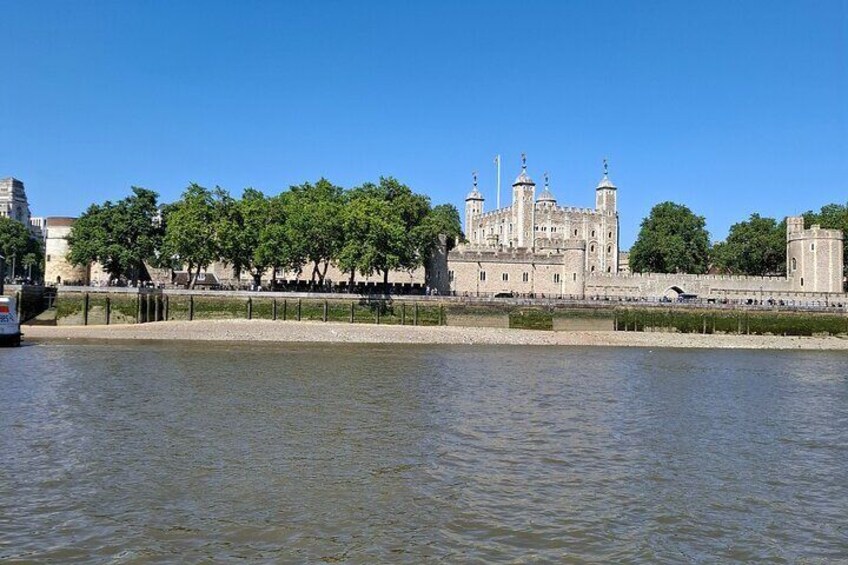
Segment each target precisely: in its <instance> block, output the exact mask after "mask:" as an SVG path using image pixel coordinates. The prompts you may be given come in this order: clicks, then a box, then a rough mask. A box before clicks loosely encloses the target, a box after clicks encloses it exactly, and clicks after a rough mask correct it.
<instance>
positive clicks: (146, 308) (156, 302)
mask: <svg viewBox="0 0 848 565" xmlns="http://www.w3.org/2000/svg"><path fill="white" fill-rule="evenodd" d="M169 298H170V297H169V296H168V295H167V294H165V295H162V294H154V293H150V294H139V295H138V307H137V308H138V310H137V313H136V322H137V323H139V324H143V323H146V322H161V321H167V320H168V319H169V318H170V299H169ZM151 299H152V300H151ZM90 300H91V298H90V295H89V293H87V292H86V293H85V294H84V296H83V325H85V326H87V325H88V313H89V309H90ZM356 304H357V303H356V302H351V303H350V320H349V321H350V323H351V324H352V323H354V322H355V321H356ZM288 305H289V300H288V299H285V298H284V299H283V300H282V304H280V301H279V300H277V299H276V298H273V299H272V303H271V319H272V320H275V321H276V320H278V319H280V320H287V319H289V316H288V314H289V311H288V310H289V308H288ZM280 306H282V308H280ZM295 306H296V307H295V312H294V315H295V316H294V318H293V319H294V320H297V321H298V322H299V321H301V312H302V307H303V301H302V299H300V298H298V299H297V302H296V304H295ZM18 308H19V309H20V302H19V305H18ZM246 308H247V312H246V314H247V319H248V320H252V319H253V298H252V297H248V299H247V304H246ZM329 309H330V303H329V301H328V300H324V304H323V315H322V321H324V322H326V321H328V318H329ZM111 320H112V300H111V298H110V297H108V296H107V297H106V325H107V326H108V325H109V324H110V323H111ZM188 320H189V321H193V320H194V296H193V295H189V297H188ZM406 320H407V314H406V303H401V325H406ZM375 321H376V323H377V324H379V323H380V308H379V305H378V307H377V308H375ZM418 323H419V311H418V303H417V302H415V303H413V308H412V325H414V326H417V325H418ZM444 324H445V307H444V306H443V305H440V306H439V325H440V326H443V325H444Z"/></svg>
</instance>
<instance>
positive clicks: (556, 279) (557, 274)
mask: <svg viewBox="0 0 848 565" xmlns="http://www.w3.org/2000/svg"><path fill="white" fill-rule="evenodd" d="M554 282H555V283H558V282H559V273H554Z"/></svg>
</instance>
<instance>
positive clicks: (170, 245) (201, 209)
mask: <svg viewBox="0 0 848 565" xmlns="http://www.w3.org/2000/svg"><path fill="white" fill-rule="evenodd" d="M220 208H221V207H220V206H219V205H218V204H217V203H216V199H215V195H213V193H212V191H210V190H209V189H208V188H204V187H202V186H200V185H198V184H194V183H193V184H191V185H190V186H189V187H188V188H187V189H186V191H185V192H183V194H182V196H181V198H180V200H178V201H177V202H175V203H174V204H173V205H172V206H171V208H170V210H169V212H168V215H167V219H166V223H165V237H164V241H163V244H162V254H163V255H165V256H167V257H170V258H171V259H172V261H174V262H175V263H177V264H181V265H186V267H187V270H188V272H189V276H190V278H191V282H190V283H189V287H190V288H194V286H195V283H196V282H197V277H198V275H200V271H201V269H205V268H206V267H208V266H209V265H210V264H212V262H213V261H215V260H217V259H218V258H220V256H221V253H220V249H219V246H218V237H217V235H218V234H217V229H218V223H217V222H218V216H219V211H220ZM192 272H194V275H193V276H192Z"/></svg>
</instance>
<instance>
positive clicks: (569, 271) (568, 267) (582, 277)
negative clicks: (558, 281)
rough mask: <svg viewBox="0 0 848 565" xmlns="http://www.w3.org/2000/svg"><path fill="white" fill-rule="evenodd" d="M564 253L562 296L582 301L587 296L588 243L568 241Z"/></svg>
mask: <svg viewBox="0 0 848 565" xmlns="http://www.w3.org/2000/svg"><path fill="white" fill-rule="evenodd" d="M562 253H563V256H564V257H563V264H562V294H564V295H570V296H573V297H575V298H577V299H578V300H579V299H582V298H583V297H584V295H585V294H586V241H585V240H583V239H566V240H564V241H563V242H562Z"/></svg>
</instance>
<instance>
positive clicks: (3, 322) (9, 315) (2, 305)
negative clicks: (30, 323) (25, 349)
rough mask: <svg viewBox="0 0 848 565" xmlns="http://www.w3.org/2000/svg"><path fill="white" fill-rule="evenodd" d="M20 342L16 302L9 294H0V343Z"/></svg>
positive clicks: (15, 343)
mask: <svg viewBox="0 0 848 565" xmlns="http://www.w3.org/2000/svg"><path fill="white" fill-rule="evenodd" d="M20 344H21V323H20V320H18V314H17V304H16V303H15V299H14V298H11V297H9V296H0V345H14V346H15V347H17V346H19V345H20Z"/></svg>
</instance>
